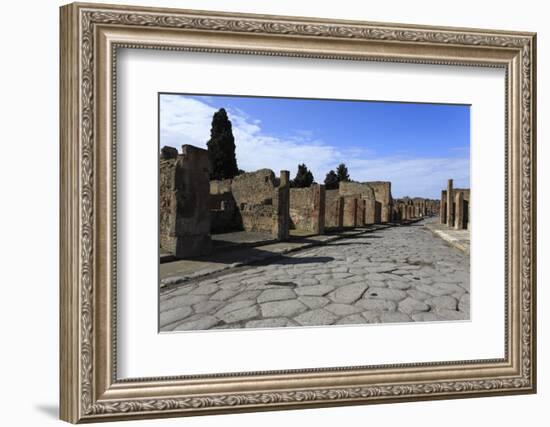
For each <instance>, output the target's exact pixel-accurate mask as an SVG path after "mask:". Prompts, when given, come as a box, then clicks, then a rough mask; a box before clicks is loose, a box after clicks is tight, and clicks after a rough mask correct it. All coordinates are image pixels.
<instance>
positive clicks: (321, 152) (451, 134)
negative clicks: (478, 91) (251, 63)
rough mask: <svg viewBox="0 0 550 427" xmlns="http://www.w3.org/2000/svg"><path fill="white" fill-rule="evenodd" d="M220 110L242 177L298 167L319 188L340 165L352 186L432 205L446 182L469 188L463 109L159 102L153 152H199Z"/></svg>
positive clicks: (272, 101)
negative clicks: (364, 184) (388, 188)
mask: <svg viewBox="0 0 550 427" xmlns="http://www.w3.org/2000/svg"><path fill="white" fill-rule="evenodd" d="M222 107H223V108H225V109H226V110H227V112H228V115H229V119H230V120H231V121H232V124H233V134H234V136H235V144H236V146H237V162H238V164H239V167H240V168H241V169H244V170H246V171H252V170H257V169H260V168H266V167H267V168H270V169H273V170H274V171H275V172H276V173H278V172H279V170H282V169H288V170H290V173H291V177H293V176H294V175H295V173H296V169H297V165H298V164H299V163H305V164H306V165H307V166H308V167H309V168H310V169H311V170H312V172H313V175H314V178H315V180H316V181H317V182H320V183H322V182H323V181H324V178H325V175H326V173H327V172H328V171H329V170H330V169H334V168H336V166H337V165H338V164H339V163H342V162H343V163H346V165H347V166H348V169H349V172H350V176H351V178H352V179H354V180H356V181H375V180H377V181H391V182H392V194H393V196H394V197H403V196H406V195H408V196H411V197H414V196H420V197H431V198H439V195H440V192H441V189H443V188H444V187H445V185H446V180H447V179H448V178H453V179H454V180H455V186H457V187H469V185H470V184H469V180H470V179H469V178H470V177H469V167H470V166H469V165H470V161H469V157H470V107H469V106H464V105H446V104H418V103H397V102H371V101H368V102H367V101H340V100H309V99H291V98H260V97H234V96H197V95H195V96H191V95H178V94H161V95H160V145H161V146H163V145H170V146H173V147H176V148H178V149H179V148H180V147H181V145H183V144H192V145H196V146H200V147H206V142H207V141H208V139H209V136H210V123H211V120H212V115H213V113H214V112H215V111H217V110H218V109H219V108H222Z"/></svg>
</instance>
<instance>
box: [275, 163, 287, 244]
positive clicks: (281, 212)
mask: <svg viewBox="0 0 550 427" xmlns="http://www.w3.org/2000/svg"><path fill="white" fill-rule="evenodd" d="M277 191H278V196H279V202H278V203H277V223H276V224H275V230H274V233H273V234H274V237H275V238H276V239H277V240H288V236H289V229H290V172H289V171H281V175H280V179H279V188H278V189H277Z"/></svg>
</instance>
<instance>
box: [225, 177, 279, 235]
mask: <svg viewBox="0 0 550 427" xmlns="http://www.w3.org/2000/svg"><path fill="white" fill-rule="evenodd" d="M285 174H286V175H288V172H286V171H282V172H281V178H280V179H278V180H277V179H276V178H275V174H274V173H273V171H272V170H270V169H261V170H258V171H256V172H249V173H244V174H241V175H238V176H236V177H235V178H234V179H233V181H232V183H231V193H232V195H233V198H234V200H235V206H236V209H237V210H238V212H239V214H240V220H241V222H242V228H243V229H244V230H245V231H255V232H262V233H270V234H272V235H273V236H274V237H276V238H278V239H285V238H287V237H288V224H289V218H288V215H289V214H288V208H289V201H288V197H289V195H288V192H289V185H288V177H286V176H285ZM285 224H286V225H285ZM285 228H286V231H285V230H284V229H285Z"/></svg>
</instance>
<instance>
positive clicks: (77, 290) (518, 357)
mask: <svg viewBox="0 0 550 427" xmlns="http://www.w3.org/2000/svg"><path fill="white" fill-rule="evenodd" d="M60 13H61V16H60V18H61V19H60V22H61V37H60V43H61V45H60V52H61V62H60V71H61V73H60V74H61V76H60V92H61V93H60V109H61V111H60V136H61V141H60V144H61V176H60V186H61V201H60V230H61V231H60V233H61V234H60V386H61V396H60V407H61V410H60V416H61V419H63V420H65V421H68V422H71V423H79V422H97V421H113V420H124V419H131V418H134V419H136V418H155V417H171V416H189V415H200V414H216V413H228V412H246V411H260V410H281V409H287V408H288V409H297V408H308V407H309V408H311V407H322V406H334V405H358V404H370V403H385V402H401V401H414V400H431V399H444V398H463V397H480V396H489V395H502V394H522V393H534V392H535V391H536V286H535V285H536V253H535V250H536V241H535V236H536V169H535V158H536V146H535V142H536V115H535V106H536V100H535V93H536V90H535V89H536V35H535V34H533V33H523V32H521V33H520V32H509V31H496V30H480V29H463V28H444V27H424V26H412V25H401V24H382V23H369V22H354V21H332V20H325V19H315V18H297V17H282V16H263V15H246V14H231V13H218V12H204V11H190V10H175V9H160V8H143V7H129V6H128V7H127V6H113V5H99V4H81V3H75V4H70V5H67V6H63V7H62V8H61V11H60ZM121 49H136V50H140V49H141V50H143V49H149V50H167V51H175V52H178V51H181V52H202V53H204V54H209V53H212V54H218V53H223V54H227V55H237V54H238V55H252V56H265V57H273V56H276V57H293V58H315V59H318V60H321V61H324V60H334V59H337V60H343V61H347V60H350V61H351V60H353V61H375V62H388V63H398V64H404V65H405V64H434V65H445V66H450V67H453V66H457V67H458V66H461V67H462V66H474V67H476V66H478V67H497V68H500V69H502V70H504V73H505V85H504V86H505V87H503V90H502V97H503V98H504V99H505V117H504V123H505V130H504V135H505V140H504V141H502V146H503V147H504V148H503V149H504V150H505V165H504V169H505V174H504V176H502V180H503V182H504V187H505V195H504V198H505V203H504V205H505V212H503V213H502V215H503V216H504V218H505V220H504V224H505V227H504V230H502V233H503V235H504V242H505V250H504V253H503V254H502V257H503V258H504V260H505V262H504V265H505V271H504V279H505V280H504V282H503V283H502V284H501V286H502V288H503V289H504V290H503V294H504V301H505V307H504V316H503V317H504V324H503V325H502V327H503V328H504V334H503V335H504V342H502V348H503V354H504V357H502V358H497V359H494V358H491V359H475V360H452V361H438V360H433V361H430V362H422V363H399V364H391V363H387V364H386V363H383V364H377V365H368V364H361V365H353V366H335V367H332V368H327V367H323V368H321V367H316V366H311V367H308V368H307V369H304V368H297V369H285V370H280V369H279V370H276V369H274V370H266V371H260V372H258V371H254V372H245V371H243V372H237V373H228V372H223V371H220V372H217V373H214V374H212V373H209V374H205V375H184V372H185V369H184V368H185V365H184V364H185V360H184V359H182V375H180V376H170V377H166V376H162V377H139V378H120V377H119V375H118V374H117V373H118V372H119V369H118V368H119V366H118V361H117V345H120V343H121V341H123V340H121V337H120V331H117V306H118V305H119V304H120V301H119V300H117V298H118V297H119V295H117V256H120V253H119V252H118V251H119V250H120V248H118V247H117V226H116V225H117V221H118V222H120V221H123V220H124V218H119V217H117V204H116V200H117V191H121V190H122V189H119V188H117V182H116V176H117V162H118V161H117V150H116V137H117V97H116V93H117V92H116V88H117V84H118V83H119V82H118V81H117V78H118V76H117V73H116V64H117V55H118V52H119V51H120V50H121ZM151 78H152V79H154V76H151ZM152 143H153V144H154V145H155V147H157V141H152ZM135 149H139V147H137V148H135ZM155 149H156V148H155ZM475 256H480V255H479V254H476V255H475ZM140 286H148V285H147V284H140ZM151 286H153V287H156V286H157V284H156V283H152V284H151Z"/></svg>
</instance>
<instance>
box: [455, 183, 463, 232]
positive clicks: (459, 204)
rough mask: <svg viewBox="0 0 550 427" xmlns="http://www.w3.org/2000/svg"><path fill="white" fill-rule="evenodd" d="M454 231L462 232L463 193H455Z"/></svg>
mask: <svg viewBox="0 0 550 427" xmlns="http://www.w3.org/2000/svg"><path fill="white" fill-rule="evenodd" d="M455 206H456V210H455V229H457V230H462V229H463V228H465V227H464V193H463V192H462V191H457V193H456V196H455Z"/></svg>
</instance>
